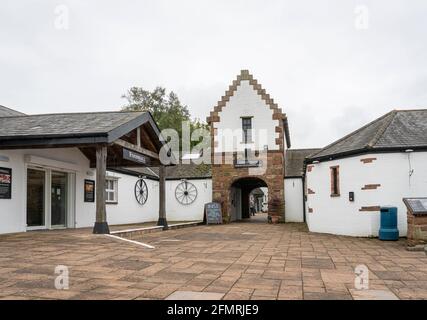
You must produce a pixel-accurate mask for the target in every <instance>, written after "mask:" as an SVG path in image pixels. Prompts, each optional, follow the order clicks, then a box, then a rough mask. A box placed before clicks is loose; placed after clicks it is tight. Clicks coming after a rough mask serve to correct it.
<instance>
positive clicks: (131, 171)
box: [107, 168, 212, 181]
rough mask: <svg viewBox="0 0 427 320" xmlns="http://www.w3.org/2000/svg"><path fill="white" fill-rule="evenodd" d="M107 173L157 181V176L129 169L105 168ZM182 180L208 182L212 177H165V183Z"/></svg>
mask: <svg viewBox="0 0 427 320" xmlns="http://www.w3.org/2000/svg"><path fill="white" fill-rule="evenodd" d="M107 171H112V172H117V173H122V174H126V175H129V176H134V177H139V176H144V177H146V178H147V179H150V180H155V181H159V177H157V176H154V175H149V174H142V173H140V172H136V171H133V170H131V169H123V168H107ZM183 179H185V180H209V179H212V177H188V178H186V177H182V178H168V177H166V180H167V181H180V180H183Z"/></svg>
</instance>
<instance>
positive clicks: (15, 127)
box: [0, 112, 144, 138]
mask: <svg viewBox="0 0 427 320" xmlns="http://www.w3.org/2000/svg"><path fill="white" fill-rule="evenodd" d="M142 114H144V112H91V113H54V114H40V115H28V116H27V115H25V116H15V117H7V118H0V138H1V137H12V136H19V137H22V136H49V135H54V136H58V135H70V134H78V135H82V134H99V133H108V132H109V131H111V130H113V129H115V128H117V127H118V126H121V125H123V124H125V123H127V122H129V121H131V120H133V119H135V118H137V117H139V116H141V115H142Z"/></svg>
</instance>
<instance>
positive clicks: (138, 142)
mask: <svg viewBox="0 0 427 320" xmlns="http://www.w3.org/2000/svg"><path fill="white" fill-rule="evenodd" d="M136 145H137V146H138V147H141V127H138V128H136Z"/></svg>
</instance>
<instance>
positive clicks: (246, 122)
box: [242, 117, 252, 143]
mask: <svg viewBox="0 0 427 320" xmlns="http://www.w3.org/2000/svg"><path fill="white" fill-rule="evenodd" d="M242 130H243V143H251V142H252V118H250V117H244V118H242Z"/></svg>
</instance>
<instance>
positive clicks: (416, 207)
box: [403, 198, 427, 215]
mask: <svg viewBox="0 0 427 320" xmlns="http://www.w3.org/2000/svg"><path fill="white" fill-rule="evenodd" d="M403 202H404V203H405V205H406V207H407V208H408V209H409V210H410V211H411V212H412V214H414V215H427V198H404V199H403Z"/></svg>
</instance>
